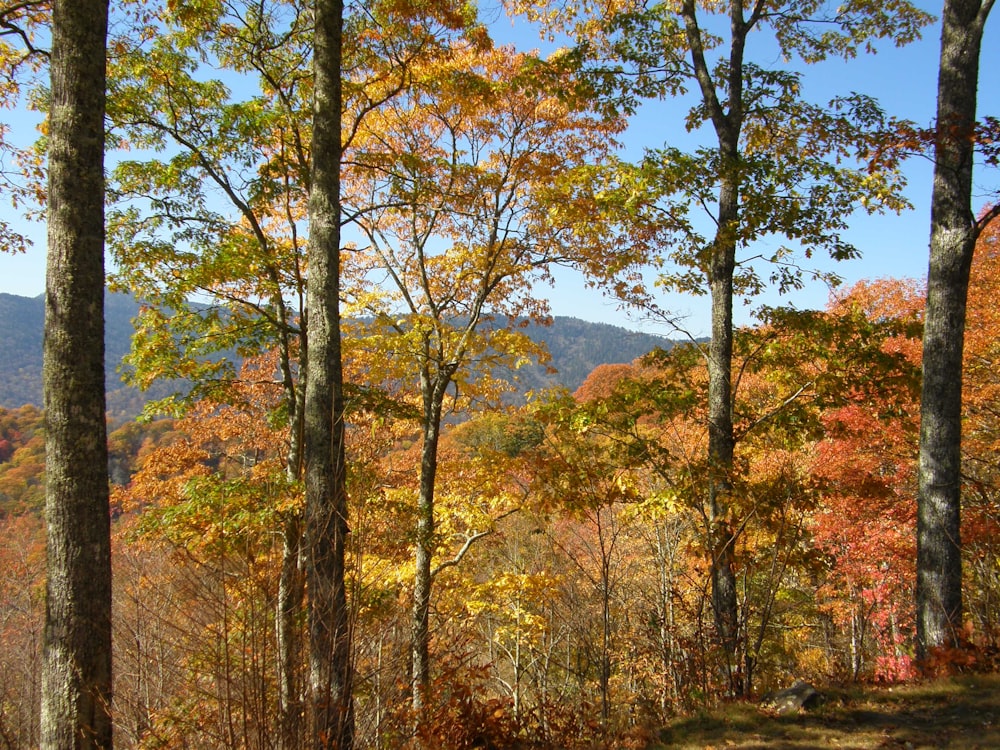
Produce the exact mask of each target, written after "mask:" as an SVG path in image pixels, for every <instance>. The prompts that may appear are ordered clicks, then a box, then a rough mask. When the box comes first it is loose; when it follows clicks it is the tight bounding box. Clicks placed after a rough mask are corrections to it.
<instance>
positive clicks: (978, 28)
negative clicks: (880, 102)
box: [916, 0, 993, 659]
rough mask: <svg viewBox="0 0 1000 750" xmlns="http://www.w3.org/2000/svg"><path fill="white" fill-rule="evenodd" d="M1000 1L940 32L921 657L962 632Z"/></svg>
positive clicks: (961, 7)
mask: <svg viewBox="0 0 1000 750" xmlns="http://www.w3.org/2000/svg"><path fill="white" fill-rule="evenodd" d="M992 5H993V0H987V1H986V2H985V3H981V2H980V0H946V2H945V4H944V14H943V19H942V30H941V63H940V71H939V78H938V104H937V134H936V142H935V152H934V153H935V157H934V189H933V195H932V200H931V248H930V264H929V269H928V276H927V311H926V317H925V327H924V342H923V345H924V349H923V351H924V354H923V370H924V373H923V391H922V394H921V406H920V462H919V467H920V468H919V488H918V497H917V513H918V516H917V589H916V597H917V657H918V658H920V659H923V658H925V657H926V656H927V655H928V653H929V651H930V650H931V649H933V648H935V647H938V646H945V645H957V643H958V639H959V636H960V634H961V629H962V545H961V536H960V517H961V448H962V445H961V437H962V353H963V346H964V339H965V311H966V301H967V297H968V289H969V270H970V268H971V266H972V255H973V250H974V249H975V245H976V239H977V235H978V229H977V226H976V221H975V217H974V216H973V214H972V208H971V199H972V162H973V141H972V134H973V128H974V124H975V119H976V89H977V87H978V84H979V52H980V46H981V42H982V34H983V26H984V24H985V22H986V17H987V15H988V14H989V11H990V8H991V7H992Z"/></svg>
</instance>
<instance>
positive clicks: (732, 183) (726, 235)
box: [681, 0, 750, 694]
mask: <svg viewBox="0 0 1000 750" xmlns="http://www.w3.org/2000/svg"><path fill="white" fill-rule="evenodd" d="M681 15H682V17H683V19H684V27H685V33H686V35H687V39H688V46H689V48H690V51H691V62H692V66H693V68H694V72H695V77H696V78H697V80H698V85H699V88H700V89H701V97H702V102H703V103H704V105H705V108H706V111H707V112H708V114H709V117H710V118H711V120H712V126H713V128H714V130H715V134H716V137H717V138H718V150H719V156H720V164H721V167H722V175H721V184H720V187H719V213H718V218H717V221H718V229H717V230H716V234H715V237H714V238H713V241H712V245H711V247H709V248H707V254H708V257H707V260H706V265H707V268H706V269H705V270H706V272H707V275H708V284H709V290H710V292H711V298H712V339H711V341H710V342H709V347H708V461H709V469H708V470H709V482H708V508H707V517H708V523H709V553H710V554H711V557H712V570H711V577H712V613H713V615H714V620H715V629H716V633H717V634H718V637H719V640H720V642H721V645H722V648H723V650H724V656H725V659H726V671H727V674H728V677H729V688H730V691H731V692H732V693H734V694H741V693H742V692H743V685H742V681H741V679H740V675H739V672H740V668H739V665H740V657H739V652H740V634H739V609H738V601H737V596H736V569H735V541H736V540H735V530H734V529H733V526H732V523H731V522H730V520H729V515H730V514H729V502H730V496H731V494H732V473H733V455H734V452H735V446H736V438H735V435H734V433H733V390H732V371H733V274H734V272H735V268H736V245H737V235H738V227H739V221H740V216H739V200H740V191H739V180H740V177H739V169H738V167H739V162H740V157H739V141H740V130H741V128H742V126H743V119H744V112H743V72H744V71H743V57H744V49H745V47H746V35H747V33H748V31H749V29H750V27H749V26H748V25H747V23H746V22H745V20H744V18H743V3H742V2H741V1H740V0H731V2H730V3H729V20H730V31H731V33H732V38H731V41H730V48H729V63H728V73H727V76H726V79H725V81H724V94H725V98H724V101H725V102H726V103H727V104H728V111H727V110H726V109H725V108H724V106H723V101H720V99H719V95H718V93H717V91H716V80H715V77H714V74H713V72H712V71H711V70H710V68H709V66H708V63H707V62H706V59H705V49H704V42H703V39H702V33H701V29H700V28H699V26H698V19H697V15H696V3H695V0H684V3H683V5H682V9H681Z"/></svg>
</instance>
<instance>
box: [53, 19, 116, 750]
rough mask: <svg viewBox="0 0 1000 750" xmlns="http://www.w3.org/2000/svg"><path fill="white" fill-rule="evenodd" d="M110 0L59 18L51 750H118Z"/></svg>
mask: <svg viewBox="0 0 1000 750" xmlns="http://www.w3.org/2000/svg"><path fill="white" fill-rule="evenodd" d="M107 28H108V3H107V0H57V1H56V2H55V3H53V9H52V57H51V81H52V89H51V97H52V98H51V110H50V130H49V133H50V142H49V194H48V201H49V204H48V262H47V268H46V295H45V343H44V366H43V368H44V369H43V383H44V399H45V443H46V446H45V474H46V483H45V512H46V520H47V525H48V541H47V555H48V581H47V586H46V613H45V643H44V663H43V668H42V669H43V674H42V709H41V747H42V748H45V749H47V750H68V749H70V748H110V747H112V724H111V520H110V509H109V501H108V494H109V488H108V450H107V446H108V443H107V426H106V422H105V395H104V110H105V67H104V63H105V49H106V41H107Z"/></svg>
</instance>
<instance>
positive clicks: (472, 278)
mask: <svg viewBox="0 0 1000 750" xmlns="http://www.w3.org/2000/svg"><path fill="white" fill-rule="evenodd" d="M484 41H485V43H484ZM559 76H560V72H559V71H558V69H557V68H556V66H554V65H553V66H550V65H548V64H547V63H546V61H542V60H540V59H538V58H537V56H533V55H520V54H519V55H512V54H511V51H510V50H509V49H504V48H492V47H491V45H490V44H489V43H488V40H483V39H481V38H474V39H472V40H471V41H465V42H460V43H456V44H455V45H454V47H453V48H452V50H451V54H450V56H449V57H448V58H447V59H445V60H441V61H435V64H433V65H428V66H421V67H419V68H417V70H416V71H415V81H414V84H413V86H412V87H411V90H410V91H408V92H407V96H405V97H399V98H398V99H397V100H395V101H394V102H393V103H392V104H391V106H386V107H385V108H383V110H381V111H380V112H379V113H377V116H373V117H372V118H370V120H369V122H368V123H367V127H366V130H365V133H364V134H363V136H362V138H359V145H358V150H357V153H356V154H355V155H354V160H355V161H356V164H357V166H358V167H359V168H358V169H353V170H352V171H351V173H350V175H349V178H348V179H347V181H346V184H347V185H348V186H349V188H348V189H349V194H348V195H349V197H350V199H351V200H352V201H353V202H355V203H356V204H358V205H361V206H365V205H367V206H375V207H380V208H378V209H377V210H371V211H369V212H368V213H364V214H362V212H361V211H359V212H358V213H359V217H358V221H357V224H358V226H359V227H360V228H361V229H362V231H363V232H364V234H365V239H366V240H367V244H368V247H367V248H365V249H364V250H363V251H362V250H359V251H358V252H357V253H353V254H352V256H351V264H352V271H351V273H352V278H356V279H358V280H359V281H358V283H357V285H356V288H357V289H358V291H357V293H356V294H357V296H356V298H355V300H354V304H355V306H356V308H357V309H358V312H359V317H362V316H363V319H364V320H365V321H367V325H365V326H363V329H367V330H366V331H365V332H366V333H367V335H368V338H367V340H366V342H365V343H364V346H366V347H370V348H372V349H375V350H376V351H377V352H379V357H378V361H377V362H374V363H373V364H372V368H373V369H372V370H371V372H372V375H373V377H374V376H376V373H378V372H386V376H385V377H386V379H387V380H393V379H395V380H398V381H402V382H403V383H405V384H406V385H410V384H412V385H413V386H414V387H415V390H418V391H419V402H420V409H421V432H422V434H421V446H422V453H421V457H420V463H419V466H420V468H419V490H418V498H417V506H418V520H417V532H416V550H415V559H416V573H415V580H414V594H413V600H414V601H413V623H412V632H413V639H412V644H413V645H412V650H413V667H412V669H413V704H414V708H415V709H416V710H418V711H419V710H421V709H422V707H423V704H424V701H425V698H426V691H427V687H428V685H429V683H430V679H431V676H430V656H429V642H430V633H429V614H430V610H431V595H432V588H433V579H434V573H433V571H434V569H435V568H434V565H433V560H432V558H433V555H434V551H435V547H436V536H435V510H434V505H435V483H436V476H437V472H438V463H439V462H438V446H439V443H440V436H441V426H442V422H443V420H444V418H445V415H446V404H447V403H448V401H449V399H450V398H451V396H450V393H451V392H452V390H454V391H455V392H456V393H457V394H458V395H457V396H456V397H455V399H454V402H455V404H456V406H455V407H453V410H454V411H458V410H460V409H462V408H467V405H469V404H471V403H473V402H474V401H476V400H479V401H482V400H495V397H496V385H497V384H496V382H495V380H491V379H490V370H491V368H493V367H496V366H498V365H499V366H506V367H508V368H510V369H516V368H517V367H518V366H519V365H520V364H521V363H524V362H526V361H528V359H529V358H530V357H533V356H538V351H537V347H535V346H534V345H533V344H532V343H531V342H530V341H529V340H528V339H527V336H526V335H524V333H523V331H521V330H519V328H520V323H521V319H522V318H524V317H530V318H532V319H534V320H535V321H540V320H543V319H544V318H545V313H546V309H545V305H544V303H543V302H542V301H541V300H539V299H538V298H536V297H535V296H534V295H533V294H532V292H531V288H530V285H531V283H532V282H533V281H534V282H538V281H545V280H548V279H549V278H550V269H551V267H552V266H553V265H555V264H558V263H564V264H568V263H580V264H581V265H583V264H590V265H592V266H593V267H595V268H596V267H601V266H602V265H603V266H605V267H608V266H614V265H615V263H614V259H613V258H612V256H613V252H614V251H613V249H612V248H609V247H607V246H600V245H597V244H595V243H592V242H590V240H589V239H587V240H584V239H582V238H579V237H574V236H573V235H572V233H571V231H570V228H569V227H568V226H567V225H566V224H564V223H563V222H561V221H559V220H558V218H557V217H555V215H554V213H553V212H552V211H551V210H550V209H551V207H552V206H553V205H554V204H555V203H556V201H557V200H558V199H559V197H562V196H563V195H564V194H562V193H560V190H562V189H564V187H563V186H562V185H561V184H560V183H561V181H562V178H563V176H564V175H565V174H566V173H568V172H572V171H573V170H574V169H580V168H583V167H584V166H585V165H586V164H587V163H588V162H589V161H592V160H597V159H600V158H601V157H602V156H603V154H604V153H605V152H606V149H607V141H608V137H609V136H610V135H612V134H613V133H614V132H615V129H616V127H617V126H618V123H617V122H615V121H613V120H603V119H602V118H600V117H599V116H596V115H595V114H594V113H593V112H592V111H591V110H590V108H589V103H588V102H585V101H581V100H579V99H573V98H572V97H562V96H560V94H559V90H558V88H557V87H560V86H561V87H564V88H569V87H570V85H571V84H572V81H567V80H565V79H561V78H560V77H559ZM602 261H606V263H603V262H602ZM373 279H379V280H381V279H384V281H379V282H374V281H373ZM388 352H392V353H394V354H395V355H396V356H395V357H393V356H388ZM387 366H389V367H390V368H391V367H396V368H398V369H397V370H396V371H395V372H387V371H386V370H385V369H381V368H386V367H387ZM458 404H461V406H458Z"/></svg>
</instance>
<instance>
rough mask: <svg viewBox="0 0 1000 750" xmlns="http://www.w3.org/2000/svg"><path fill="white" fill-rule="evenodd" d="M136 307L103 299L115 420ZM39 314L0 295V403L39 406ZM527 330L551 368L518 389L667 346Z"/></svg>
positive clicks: (605, 331)
mask: <svg viewBox="0 0 1000 750" xmlns="http://www.w3.org/2000/svg"><path fill="white" fill-rule="evenodd" d="M138 311H139V305H138V303H137V302H136V301H135V300H134V299H132V298H131V297H128V296H127V295H122V294H109V295H108V297H107V299H106V301H105V328H106V338H105V362H106V369H107V389H108V411H109V412H110V413H111V414H112V415H114V416H115V417H116V418H119V419H121V418H126V417H129V416H134V415H136V414H138V413H139V411H140V410H141V409H142V404H143V401H144V399H145V397H146V396H145V395H144V394H142V393H140V392H139V391H138V390H136V389H134V388H130V387H128V386H125V385H124V384H123V383H122V382H121V380H120V377H119V375H118V373H117V368H118V365H119V363H120V362H121V360H122V357H124V356H125V355H126V354H127V353H128V351H129V342H130V338H131V336H132V319H133V318H134V317H135V316H136V314H137V313H138ZM44 319H45V304H44V300H43V298H42V296H38V297H18V296H15V295H12V294H0V382H2V383H4V387H3V388H2V389H0V407H3V408H8V409H11V408H16V407H19V406H23V405H24V404H35V405H36V406H41V404H42V328H43V323H44ZM527 331H528V334H529V335H530V336H531V337H532V338H533V339H535V340H536V341H544V342H545V343H546V345H547V346H548V348H549V351H550V352H551V354H552V361H551V363H550V367H551V368H552V369H554V370H555V371H556V372H554V373H553V372H549V371H548V370H547V368H545V367H539V366H534V367H524V368H522V369H521V370H519V371H518V373H517V375H518V389H519V390H521V391H522V392H524V391H528V390H536V391H537V390H541V389H543V388H549V387H553V386H559V385H561V386H565V387H567V388H569V389H570V390H575V389H576V388H577V386H579V385H580V383H582V382H583V380H584V379H585V378H586V377H587V375H588V374H589V373H590V371H591V370H593V369H594V368H595V367H596V366H597V365H600V364H606V363H615V362H631V361H632V360H633V359H635V358H636V357H640V356H642V355H643V354H646V353H647V352H649V351H652V350H653V349H655V348H657V347H669V346H670V345H671V342H670V341H669V340H667V339H664V338H661V337H659V336H653V335H650V334H645V333H637V332H635V331H630V330H628V329H625V328H620V327H618V326H613V325H608V324H605V323H588V322H586V321H583V320H578V319H577V318H565V317H557V318H555V319H554V320H553V323H552V325H551V326H534V325H533V326H530V327H529V328H528V329H527ZM160 395H165V394H160Z"/></svg>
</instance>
